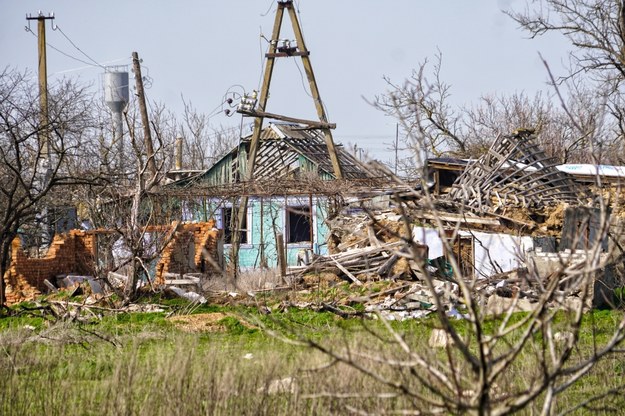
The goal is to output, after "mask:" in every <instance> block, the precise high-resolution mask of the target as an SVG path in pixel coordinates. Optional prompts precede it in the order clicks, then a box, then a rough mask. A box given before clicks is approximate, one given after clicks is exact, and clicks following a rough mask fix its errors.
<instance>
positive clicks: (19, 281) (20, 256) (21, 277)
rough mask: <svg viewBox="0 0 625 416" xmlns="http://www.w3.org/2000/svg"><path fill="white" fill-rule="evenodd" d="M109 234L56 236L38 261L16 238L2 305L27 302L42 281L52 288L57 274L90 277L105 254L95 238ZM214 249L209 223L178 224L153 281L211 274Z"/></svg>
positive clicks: (216, 237) (216, 259) (217, 259)
mask: <svg viewBox="0 0 625 416" xmlns="http://www.w3.org/2000/svg"><path fill="white" fill-rule="evenodd" d="M111 235H115V234H114V232H113V231H110V230H91V231H82V230H71V231H70V232H69V233H67V234H57V235H56V236H55V237H54V241H53V242H52V244H51V245H50V248H49V249H48V252H47V253H46V255H45V256H44V257H42V258H31V257H28V256H27V255H26V253H25V252H24V250H23V249H22V246H21V241H20V238H19V237H17V238H15V239H14V240H13V243H12V244H13V245H12V254H11V266H10V267H9V269H8V270H7V273H6V274H5V276H4V280H5V284H6V301H7V304H8V305H12V304H15V303H18V302H22V301H26V300H33V299H35V298H36V297H37V296H40V295H41V294H42V293H45V292H46V290H47V289H46V286H45V284H44V280H46V279H47V280H48V281H49V282H52V283H54V282H56V280H57V276H62V275H70V274H73V275H83V276H94V277H96V276H95V275H96V271H95V269H96V263H98V262H101V260H102V259H101V258H100V257H101V256H108V255H109V254H110V253H98V247H97V246H98V238H99V237H106V236H111ZM219 244H220V230H218V229H217V228H216V227H215V221H209V222H201V223H187V224H181V225H179V226H178V229H177V232H176V234H174V236H173V237H172V239H171V241H169V243H168V244H167V246H166V247H165V248H164V249H163V252H162V253H161V255H160V257H159V259H158V263H157V266H156V276H155V282H156V283H157V284H163V283H164V280H165V279H164V276H165V273H182V274H184V273H194V272H199V273H209V274H210V273H215V272H216V271H217V270H215V269H216V268H219V266H220V265H222V263H223V262H222V259H221V253H222V249H221V248H220V246H219ZM207 256H208V257H207ZM209 257H210V258H209Z"/></svg>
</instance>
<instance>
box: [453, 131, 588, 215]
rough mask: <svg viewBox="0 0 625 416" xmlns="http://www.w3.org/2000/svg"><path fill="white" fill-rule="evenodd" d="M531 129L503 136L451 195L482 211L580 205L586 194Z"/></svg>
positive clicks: (473, 164) (471, 164)
mask: <svg viewBox="0 0 625 416" xmlns="http://www.w3.org/2000/svg"><path fill="white" fill-rule="evenodd" d="M534 139H535V136H534V133H533V131H531V130H517V131H516V132H514V133H513V134H510V135H501V136H499V137H498V138H497V139H496V140H495V141H494V143H493V144H492V146H491V147H490V149H488V152H486V153H485V154H484V155H482V156H481V157H480V158H479V159H477V160H474V161H470V162H469V164H468V165H467V167H466V169H465V170H464V172H463V173H462V175H460V177H459V178H458V179H457V180H456V182H455V184H454V186H453V189H452V190H451V192H450V193H449V196H450V198H451V199H453V200H459V201H463V202H464V204H465V205H467V206H468V207H470V208H471V209H473V210H476V211H478V212H486V211H496V210H497V209H498V208H499V207H501V206H506V205H514V206H522V207H528V206H539V205H547V204H554V203H560V202H565V203H569V204H575V205H578V204H580V203H581V202H582V194H581V191H580V189H579V188H578V186H577V185H576V184H575V182H574V181H573V179H572V178H571V177H569V176H568V175H567V174H566V173H563V172H560V171H559V170H558V169H556V165H557V163H556V161H555V160H554V159H553V158H549V157H547V156H546V155H545V153H544V152H543V151H542V150H541V149H540V148H539V147H538V146H537V145H536V144H535V142H534Z"/></svg>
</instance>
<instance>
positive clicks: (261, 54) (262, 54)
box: [256, 26, 269, 91]
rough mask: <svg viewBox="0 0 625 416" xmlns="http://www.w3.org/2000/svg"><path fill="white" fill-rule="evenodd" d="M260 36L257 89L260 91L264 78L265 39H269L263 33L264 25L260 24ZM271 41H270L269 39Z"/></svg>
mask: <svg viewBox="0 0 625 416" xmlns="http://www.w3.org/2000/svg"><path fill="white" fill-rule="evenodd" d="M259 29H260V36H259V37H258V51H259V53H260V74H259V75H258V86H257V87H256V88H257V91H260V85H261V82H262V80H263V70H264V69H263V64H264V63H265V54H264V53H263V39H264V40H265V41H267V38H266V37H265V35H263V27H262V26H260V27H259ZM267 42H268V43H269V41H267Z"/></svg>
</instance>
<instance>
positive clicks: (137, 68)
mask: <svg viewBox="0 0 625 416" xmlns="http://www.w3.org/2000/svg"><path fill="white" fill-rule="evenodd" d="M132 68H133V71H134V73H135V85H136V87H137V98H138V99H139V113H140V114H141V124H143V140H144V142H145V150H146V152H147V158H148V161H147V163H148V170H149V172H150V174H151V175H152V179H154V178H156V173H157V172H156V161H155V160H154V146H153V145H152V132H151V130H150V120H149V118H148V109H147V107H146V105H145V92H144V90H143V77H142V76H141V61H139V54H138V53H137V52H133V53H132Z"/></svg>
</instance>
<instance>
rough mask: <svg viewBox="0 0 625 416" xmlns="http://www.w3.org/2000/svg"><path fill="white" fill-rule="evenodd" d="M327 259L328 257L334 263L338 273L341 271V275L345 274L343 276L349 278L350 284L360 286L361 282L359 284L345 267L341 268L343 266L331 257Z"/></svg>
mask: <svg viewBox="0 0 625 416" xmlns="http://www.w3.org/2000/svg"><path fill="white" fill-rule="evenodd" d="M329 257H330V259H331V260H332V261H333V262H334V263H336V267H338V268H339V270H340V271H342V272H343V273H345V275H346V276H347V277H349V278H350V280H351V281H352V282H354V283H356V284H357V285H358V286H362V282H361V281H360V280H358V279H357V278H356V276H354V275H353V274H351V273H350V272H349V270H347V269H346V268H345V267H343V265H342V264H341V263H339V262H338V261H336V259H335V258H334V257H332V256H329Z"/></svg>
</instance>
